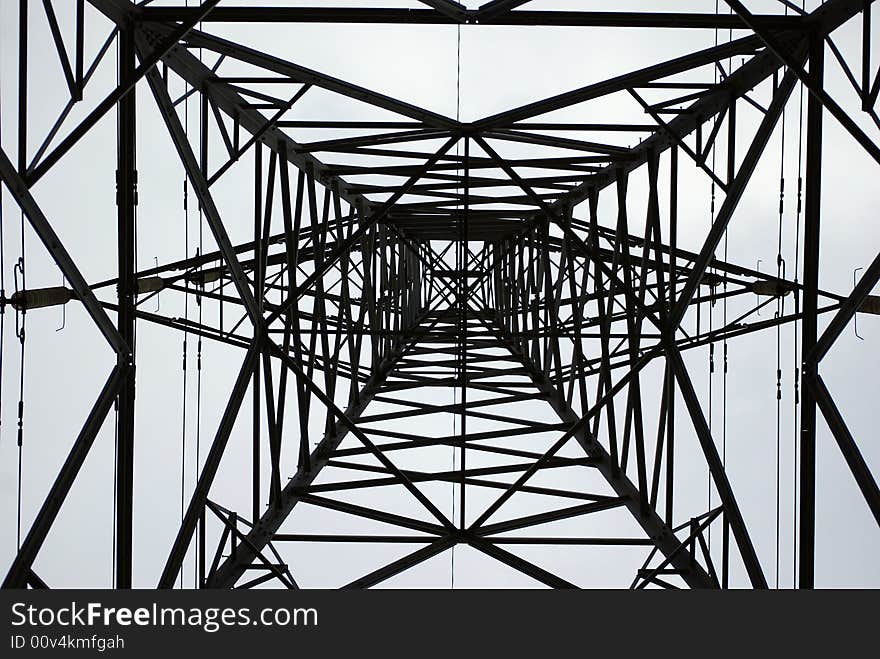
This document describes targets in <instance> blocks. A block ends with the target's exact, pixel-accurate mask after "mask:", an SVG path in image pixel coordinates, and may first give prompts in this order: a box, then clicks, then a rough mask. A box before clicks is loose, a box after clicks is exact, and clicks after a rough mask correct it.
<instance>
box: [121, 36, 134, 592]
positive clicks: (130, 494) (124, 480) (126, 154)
mask: <svg viewBox="0 0 880 659" xmlns="http://www.w3.org/2000/svg"><path fill="white" fill-rule="evenodd" d="M135 67H136V61H135V43H134V28H133V27H127V28H125V29H123V30H121V31H120V33H119V80H120V84H122V85H126V84H128V82H129V81H130V80H131V79H132V77H133V76H134V71H135ZM135 115H136V109H135V91H134V88H132V90H131V91H130V92H129V93H128V94H126V95H125V96H123V97H122V99H121V100H120V101H119V105H118V120H117V123H118V125H117V147H116V148H117V154H116V159H117V161H116V162H117V169H116V205H117V224H118V227H117V231H118V236H117V239H118V246H117V249H118V263H119V284H118V300H119V310H118V316H117V321H116V322H117V326H118V328H119V334H120V336H122V339H123V340H124V341H125V342H126V343H127V344H128V345H129V347H130V348H131V350H130V352H129V353H128V354H127V355H120V356H119V362H120V363H119V365H120V367H123V368H125V367H128V368H127V370H125V371H124V372H125V373H126V379H125V383H124V384H123V386H122V389H121V390H120V392H119V418H118V433H117V442H116V587H117V588H131V579H132V564H131V561H132V513H133V503H134V397H135V365H134V331H135V305H134V299H135V289H136V283H135V254H134V235H135V226H134V224H135V211H134V207H135V204H136V203H137V170H136V163H135V146H136V144H135V140H136V138H135ZM126 360H128V363H127V364H126V363H125V361H126Z"/></svg>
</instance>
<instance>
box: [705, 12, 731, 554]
mask: <svg viewBox="0 0 880 659" xmlns="http://www.w3.org/2000/svg"><path fill="white" fill-rule="evenodd" d="M715 13H716V14H717V13H718V0H715ZM715 46H716V47H717V46H718V28H717V27H716V28H715ZM713 73H714V78H715V84H716V85H717V84H718V67H717V66H716V67H715V69H714V71H713ZM728 148H730V147H729V146H728ZM712 171H713V172H714V171H715V143H714V142H713V143H712ZM709 190H710V197H709V229H711V228H712V224H713V222H714V220H715V179H714V178H713V179H712V181H711V183H710V186H709ZM724 240H725V250H726V249H727V232H726V231H725V232H724ZM714 306H715V301H714V300H713V301H712V302H710V303H709V336H712V330H713V322H712V309H713V307H714ZM698 334H699V330H698ZM714 373H715V344H714V343H713V342H710V343H709V374H708V380H709V405H708V410H707V412H708V415H707V416H708V424H709V434H710V435H711V434H712V376H713V375H714ZM706 490H707V493H708V495H707V496H708V510H712V472H711V471H710V470H709V468H708V467H707V468H706ZM706 540H707V545H708V549H709V554H710V555H711V553H712V527H711V525H710V526H709V528H708V529H707V530H706Z"/></svg>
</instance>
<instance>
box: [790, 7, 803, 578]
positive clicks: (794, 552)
mask: <svg viewBox="0 0 880 659" xmlns="http://www.w3.org/2000/svg"><path fill="white" fill-rule="evenodd" d="M805 8H806V0H804V1H803V2H802V3H801V9H805ZM799 92H800V98H799V101H798V102H799V105H798V147H797V157H798V165H797V209H796V211H795V234H794V284H795V286H794V290H795V295H794V312H795V316H797V315H798V314H800V299H801V298H800V293H799V289H798V276H799V272H800V239H801V210H802V200H803V189H804V178H803V154H804V148H803V147H804V85H803V83H800V90H799ZM793 325H794V331H793V336H794V341H793V343H794V350H793V353H794V359H793V361H794V378H793V386H794V396H793V397H792V398H793V402H792V405H793V413H792V419H793V422H792V424H793V435H794V442H793V443H794V457H793V459H792V472H793V474H792V504H791V505H792V511H791V512H792V538H791V552H792V557H791V585H792V588H795V587H796V585H797V564H798V553H797V551H798V543H797V534H798V459H799V446H800V432H799V430H800V428H799V425H798V418H799V415H798V406H799V405H800V402H801V401H800V389H799V386H800V385H799V383H800V367H799V366H798V365H799V364H800V358H799V352H798V347H799V344H798V323H796V322H795V323H793Z"/></svg>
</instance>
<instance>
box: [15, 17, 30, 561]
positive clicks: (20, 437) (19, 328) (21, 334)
mask: <svg viewBox="0 0 880 659" xmlns="http://www.w3.org/2000/svg"><path fill="white" fill-rule="evenodd" d="M22 20H26V18H25V19H22V17H21V16H19V21H22ZM19 55H21V52H19ZM19 64H20V63H19ZM19 83H21V81H19ZM19 119H21V117H20V118H19ZM22 146H24V145H22ZM19 156H20V159H21V160H22V161H24V157H23V156H22V154H19ZM19 221H20V229H19V230H20V236H21V247H20V256H19V257H18V262H17V263H16V265H15V270H13V273H15V272H17V273H18V274H20V275H21V289H20V290H26V288H27V283H26V280H27V277H26V275H25V270H26V268H25V257H26V250H25V248H26V239H25V228H24V211H23V210H20V211H19ZM16 289H17V290H18V281H17V278H16ZM20 318H21V323H20V324H19V322H18V321H19V312H16V314H15V319H16V335H17V336H18V340H19V343H20V344H21V353H20V354H21V357H20V360H19V378H18V433H17V442H18V473H17V483H16V499H17V501H16V505H17V518H16V531H15V538H16V546H17V547H18V549H21V503H22V466H23V461H24V449H23V444H24V379H25V378H24V376H25V336H26V331H25V326H26V325H27V310H26V309H22V310H21V312H20Z"/></svg>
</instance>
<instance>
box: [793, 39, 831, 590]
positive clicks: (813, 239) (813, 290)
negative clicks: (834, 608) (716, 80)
mask: <svg viewBox="0 0 880 659" xmlns="http://www.w3.org/2000/svg"><path fill="white" fill-rule="evenodd" d="M824 47H825V44H824V41H823V40H822V38H821V37H819V36H814V37H813V38H812V39H811V42H810V55H809V58H810V77H811V79H812V82H813V83H814V84H815V85H822V82H823V80H822V79H823V69H824ZM806 170H807V171H806V181H805V184H806V191H805V198H804V298H803V314H804V315H803V320H802V333H801V337H802V338H801V354H802V355H804V356H805V358H804V361H803V363H802V364H801V392H802V397H801V422H800V443H801V446H800V448H801V464H800V540H799V545H800V576H799V583H800V587H801V588H812V587H813V585H814V583H815V581H814V578H815V540H816V396H815V392H814V391H813V389H812V388H811V387H809V386H808V385H807V382H806V380H807V379H808V378H810V376H811V374H812V373H813V372H814V370H815V369H816V367H817V365H818V362H816V361H812V360H808V359H807V357H808V356H809V355H810V353H811V352H812V351H813V347H814V346H815V345H816V339H817V329H816V317H817V309H818V289H819V234H820V231H819V228H820V227H819V220H820V214H821V188H822V101H821V100H820V99H819V98H817V97H816V96H815V95H813V94H811V95H810V96H809V99H808V101H807V162H806Z"/></svg>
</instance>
